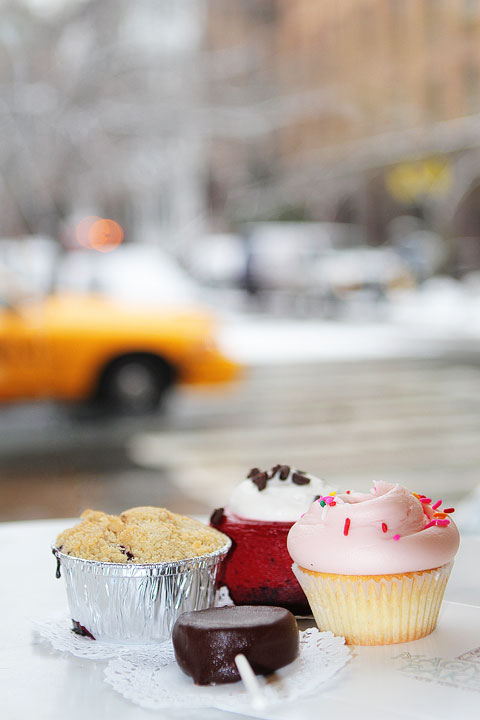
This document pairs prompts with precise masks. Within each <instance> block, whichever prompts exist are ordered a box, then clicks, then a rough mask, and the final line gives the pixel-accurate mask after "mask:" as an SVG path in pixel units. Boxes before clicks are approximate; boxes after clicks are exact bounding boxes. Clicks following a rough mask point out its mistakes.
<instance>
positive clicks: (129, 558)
mask: <svg viewBox="0 0 480 720" xmlns="http://www.w3.org/2000/svg"><path fill="white" fill-rule="evenodd" d="M119 548H120V552H121V553H123V554H124V555H126V556H127V560H128V562H130V560H133V558H134V557H135V556H134V554H133V553H131V552H130V550H127V548H126V547H125V545H119Z"/></svg>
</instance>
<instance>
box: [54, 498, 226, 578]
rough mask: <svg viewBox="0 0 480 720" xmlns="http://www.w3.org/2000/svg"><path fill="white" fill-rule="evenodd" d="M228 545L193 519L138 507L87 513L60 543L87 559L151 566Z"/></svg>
mask: <svg viewBox="0 0 480 720" xmlns="http://www.w3.org/2000/svg"><path fill="white" fill-rule="evenodd" d="M226 542H227V538H226V537H225V535H223V533H221V532H219V531H218V530H215V529H214V528H211V527H208V526H207V525H204V524H203V523H201V522H199V521H198V520H194V519H193V518H189V517H186V516H185V515H178V514H177V513H172V512H170V511H169V510H166V509H165V508H156V507H137V508H131V509H130V510H125V512H123V513H122V514H121V515H107V514H106V513H104V512H100V511H98V510H85V511H84V512H83V513H82V515H81V522H80V523H79V524H78V525H75V526H74V527H72V528H69V529H68V530H64V531H63V532H62V533H60V535H59V536H58V538H57V543H56V545H57V548H58V549H59V550H61V552H63V553H65V554H67V555H72V556H73V557H78V558H83V559H84V560H97V561H99V562H112V563H139V564H147V563H160V562H172V561H176V560H186V559H188V558H193V557H199V556H201V555H207V554H209V553H212V552H215V550H219V549H220V548H221V547H223V546H224V545H225V543H226Z"/></svg>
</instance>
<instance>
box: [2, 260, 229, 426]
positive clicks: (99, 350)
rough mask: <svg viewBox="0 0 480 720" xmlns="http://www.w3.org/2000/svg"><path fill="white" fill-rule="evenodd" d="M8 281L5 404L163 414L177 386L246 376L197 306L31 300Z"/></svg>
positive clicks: (70, 294) (63, 297) (75, 294)
mask: <svg viewBox="0 0 480 720" xmlns="http://www.w3.org/2000/svg"><path fill="white" fill-rule="evenodd" d="M7 274H8V273H5V272H3V275H2V274H1V273H0V288H1V290H3V294H4V297H3V298H2V297H0V401H15V400H25V399H33V398H53V399H57V400H66V401H76V402H79V401H85V400H95V401H97V402H99V403H101V404H102V405H103V406H105V407H108V408H111V409H114V410H116V411H120V412H134V413H141V412H148V411H151V410H153V409H155V408H156V407H158V406H159V405H160V403H161V400H162V398H163V397H164V394H165V392H166V391H167V389H168V388H169V387H171V386H172V385H173V384H174V383H185V384H197V383H202V384H203V383H207V384H216V383H222V382H228V381H230V380H232V379H234V378H235V377H236V376H237V375H238V369H239V368H238V366H237V365H236V364H235V363H234V362H232V361H231V360H229V359H228V358H227V357H225V356H224V354H223V353H222V352H221V351H220V350H219V348H218V347H217V344H216V339H215V333H216V331H215V324H216V323H215V320H214V317H213V316H212V314H211V313H210V312H209V311H207V310H203V309H199V308H198V305H197V306H195V304H194V303H190V308H192V309H188V307H185V303H184V302H177V303H176V304H175V303H173V300H172V301H171V302H170V304H167V303H165V304H163V305H162V304H160V303H158V302H153V301H152V302H147V303H145V302H143V303H142V302H138V301H134V300H133V299H119V298H118V297H114V296H113V295H108V294H100V293H98V292H97V293H95V292H88V291H86V290H85V291H81V290H77V291H67V290H62V291H57V292H56V293H53V294H51V295H47V296H45V297H43V298H40V299H39V298H33V299H32V298H25V297H24V294H23V293H21V292H20V293H19V292H17V293H15V292H12V285H13V282H12V278H11V274H8V282H7V281H6V276H7ZM140 284H141V282H140ZM1 290H0V295H1ZM184 307H185V309H183V308H184Z"/></svg>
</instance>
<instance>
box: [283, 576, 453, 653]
mask: <svg viewBox="0 0 480 720" xmlns="http://www.w3.org/2000/svg"><path fill="white" fill-rule="evenodd" d="M452 567H453V562H450V563H448V564H446V565H442V566H441V567H438V568H433V569H432V570H423V571H419V572H408V573H399V574H395V575H334V574H330V573H320V572H315V571H313V570H306V569H305V568H302V567H300V566H299V565H297V564H296V563H294V564H293V566H292V570H293V573H294V575H295V577H296V578H297V580H298V582H299V583H300V585H301V586H302V589H303V591H304V593H305V595H306V596H307V599H308V602H309V603H310V607H311V610H312V613H313V616H314V618H315V622H316V623H317V626H318V628H319V629H320V630H331V631H332V632H333V633H334V635H341V636H343V637H344V638H345V640H346V642H347V643H349V644H351V645H391V644H393V643H401V642H409V641H411V640H417V639H418V638H421V637H424V636H425V635H428V634H429V633H431V632H432V631H433V630H435V628H436V626H437V622H438V614H439V612H440V606H441V604H442V599H443V595H444V593H445V588H446V586H447V582H448V578H449V576H450V572H451V569H452Z"/></svg>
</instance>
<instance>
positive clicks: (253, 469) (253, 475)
mask: <svg viewBox="0 0 480 720" xmlns="http://www.w3.org/2000/svg"><path fill="white" fill-rule="evenodd" d="M261 472H262V471H261V470H260V468H252V469H251V470H250V472H249V473H248V475H247V479H249V478H253V477H255V475H258V473H261Z"/></svg>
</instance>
